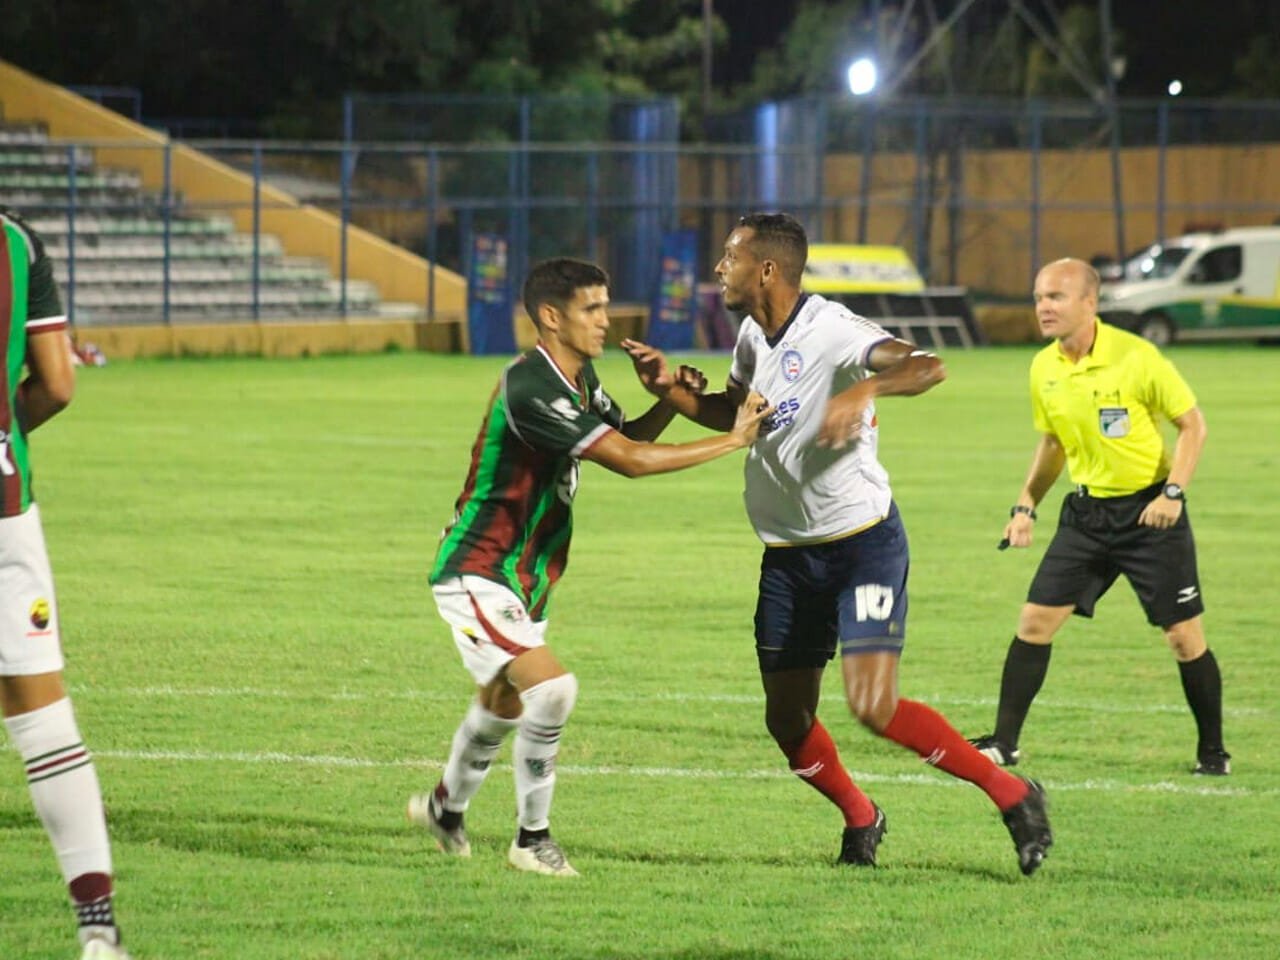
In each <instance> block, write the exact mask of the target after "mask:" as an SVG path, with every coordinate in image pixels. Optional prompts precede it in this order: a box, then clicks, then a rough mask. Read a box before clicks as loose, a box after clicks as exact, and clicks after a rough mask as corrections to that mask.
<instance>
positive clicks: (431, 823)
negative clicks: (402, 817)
mask: <svg viewBox="0 0 1280 960" xmlns="http://www.w3.org/2000/svg"><path fill="white" fill-rule="evenodd" d="M437 808H439V809H437ZM443 812H444V810H443V808H442V807H440V801H439V800H437V799H436V795H435V793H434V792H432V793H415V794H414V795H413V796H411V797H410V798H409V805H408V806H407V807H406V808H405V814H406V815H407V816H408V817H409V822H410V823H416V824H417V825H418V826H420V827H423V828H425V829H426V830H428V831H430V833H431V835H432V836H433V837H435V838H436V846H437V847H439V848H440V850H441V852H442V853H447V854H448V855H449V856H451V857H464V858H465V857H469V856H471V841H470V840H468V839H467V831H466V829H465V828H463V826H462V825H461V824H459V825H458V826H457V827H455V828H454V829H452V830H449V829H447V828H446V827H445V826H444V825H443V824H442V823H441V822H440V814H441V813H443Z"/></svg>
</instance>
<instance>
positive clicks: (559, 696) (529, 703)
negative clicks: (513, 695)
mask: <svg viewBox="0 0 1280 960" xmlns="http://www.w3.org/2000/svg"><path fill="white" fill-rule="evenodd" d="M520 700H521V702H522V703H523V704H524V712H525V716H527V717H529V718H530V719H531V720H533V721H535V722H537V723H541V724H545V725H547V726H554V727H560V726H563V725H564V722H565V721H566V720H568V719H569V714H570V713H572V712H573V706H574V704H575V703H577V701H578V678H577V677H575V676H574V675H573V674H572V673H562V674H560V676H558V677H552V678H551V679H550V680H543V681H542V682H541V683H539V684H536V685H535V686H532V687H530V688H529V689H528V690H524V691H522V692H521V694H520Z"/></svg>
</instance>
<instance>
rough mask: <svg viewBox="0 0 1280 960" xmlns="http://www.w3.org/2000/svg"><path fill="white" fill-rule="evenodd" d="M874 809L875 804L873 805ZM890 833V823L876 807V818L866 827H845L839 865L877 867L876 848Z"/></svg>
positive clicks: (838, 860) (837, 861)
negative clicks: (849, 864)
mask: <svg viewBox="0 0 1280 960" xmlns="http://www.w3.org/2000/svg"><path fill="white" fill-rule="evenodd" d="M872 806H873V807H874V806H875V804H872ZM888 832H889V823H888V821H887V820H886V819H885V816H884V811H883V810H881V809H880V808H879V807H876V818H875V819H874V820H872V821H871V823H870V824H868V825H867V826H865V827H845V828H844V837H843V839H842V840H841V841H840V857H839V859H837V860H836V863H837V864H842V863H851V864H853V865H854V866H859V867H874V866H875V865H876V848H877V847H878V846H880V841H881V840H882V839H883V838H884V835H885V834H886V833H888Z"/></svg>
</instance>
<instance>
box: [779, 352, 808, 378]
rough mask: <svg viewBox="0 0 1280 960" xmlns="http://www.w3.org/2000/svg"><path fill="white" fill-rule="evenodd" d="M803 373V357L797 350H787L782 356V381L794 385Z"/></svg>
mask: <svg viewBox="0 0 1280 960" xmlns="http://www.w3.org/2000/svg"><path fill="white" fill-rule="evenodd" d="M803 371H804V357H802V356H800V351H798V350H788V351H787V352H786V353H784V354H783V355H782V379H784V380H786V381H787V383H795V382H796V380H798V379H799V378H800V374H801V373H802V372H803Z"/></svg>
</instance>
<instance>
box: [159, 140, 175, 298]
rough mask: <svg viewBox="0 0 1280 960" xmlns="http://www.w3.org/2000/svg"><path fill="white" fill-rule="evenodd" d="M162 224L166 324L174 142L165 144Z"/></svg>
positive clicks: (168, 141) (167, 141)
mask: <svg viewBox="0 0 1280 960" xmlns="http://www.w3.org/2000/svg"><path fill="white" fill-rule="evenodd" d="M161 197H162V203H161V208H162V209H161V211H160V213H161V223H162V224H163V230H164V232H163V235H162V237H163V239H162V243H163V250H164V256H163V259H162V260H161V261H160V273H161V282H160V283H161V305H160V312H161V316H162V318H163V319H164V322H165V323H169V322H170V317H169V295H170V291H169V286H170V284H169V274H170V271H171V269H172V266H173V141H172V140H167V139H166V140H165V142H164V189H163V192H162V194H161Z"/></svg>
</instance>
